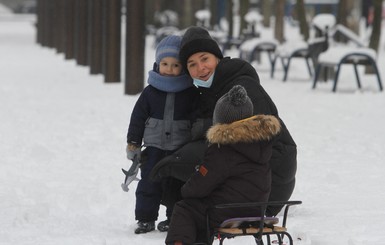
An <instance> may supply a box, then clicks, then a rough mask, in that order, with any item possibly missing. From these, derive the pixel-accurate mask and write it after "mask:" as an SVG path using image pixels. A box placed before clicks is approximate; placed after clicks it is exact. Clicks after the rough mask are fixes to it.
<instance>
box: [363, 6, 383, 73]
mask: <svg viewBox="0 0 385 245" xmlns="http://www.w3.org/2000/svg"><path fill="white" fill-rule="evenodd" d="M373 8H374V16H373V22H372V35H371V36H370V41H369V48H372V49H374V50H376V51H377V52H378V47H379V44H380V37H381V22H382V0H373ZM365 73H374V69H373V68H372V66H366V69H365Z"/></svg>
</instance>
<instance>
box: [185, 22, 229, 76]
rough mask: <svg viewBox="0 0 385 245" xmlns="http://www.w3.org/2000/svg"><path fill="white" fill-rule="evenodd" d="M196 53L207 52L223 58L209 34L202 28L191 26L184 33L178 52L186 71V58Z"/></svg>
mask: <svg viewBox="0 0 385 245" xmlns="http://www.w3.org/2000/svg"><path fill="white" fill-rule="evenodd" d="M198 52H208V53H211V54H213V55H215V56H216V57H218V58H219V59H222V58H223V54H222V51H221V49H220V48H219V46H218V43H217V42H216V41H215V40H214V39H213V38H212V37H211V36H210V34H209V32H208V31H207V30H206V29H204V28H202V27H197V26H193V27H190V28H188V29H187V31H186V32H185V33H184V35H183V38H182V43H181V47H180V52H179V57H180V62H181V63H182V66H183V68H184V69H185V70H186V71H187V60H188V58H190V56H191V55H193V54H195V53H198Z"/></svg>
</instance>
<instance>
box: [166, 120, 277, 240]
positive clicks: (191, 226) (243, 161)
mask: <svg viewBox="0 0 385 245" xmlns="http://www.w3.org/2000/svg"><path fill="white" fill-rule="evenodd" d="M279 130H280V122H279V120H278V119H277V118H276V117H274V116H270V115H256V116H253V117H251V118H247V119H245V120H241V121H236V122H233V123H231V124H216V125H214V126H213V127H211V128H210V130H209V131H208V133H207V139H208V141H209V143H210V144H211V145H210V146H209V147H208V149H207V150H206V153H205V157H204V161H203V164H202V165H201V166H200V168H199V170H198V171H196V172H195V173H194V174H193V175H192V176H191V178H190V179H189V180H188V181H187V182H186V184H185V185H184V186H183V187H182V195H183V200H182V201H180V202H178V203H177V204H176V206H175V208H174V212H173V215H172V219H171V224H170V229H169V231H168V234H167V238H166V243H167V244H168V243H169V242H171V241H179V240H182V241H183V242H185V243H186V244H193V243H194V242H196V241H200V240H201V237H200V235H201V234H205V232H204V231H203V229H204V228H205V227H206V212H207V210H208V208H209V207H211V206H213V205H217V204H228V203H246V202H264V201H267V200H268V197H269V192H270V188H271V170H270V164H269V159H270V157H271V154H272V144H273V140H274V138H275V136H276V135H277V134H278V132H279ZM259 212H260V210H258V209H255V208H254V209H249V208H248V209H245V208H242V209H212V210H210V211H209V213H210V222H211V223H210V226H211V227H218V225H219V224H220V223H221V222H223V221H224V220H226V219H229V218H233V217H248V216H253V215H255V214H259Z"/></svg>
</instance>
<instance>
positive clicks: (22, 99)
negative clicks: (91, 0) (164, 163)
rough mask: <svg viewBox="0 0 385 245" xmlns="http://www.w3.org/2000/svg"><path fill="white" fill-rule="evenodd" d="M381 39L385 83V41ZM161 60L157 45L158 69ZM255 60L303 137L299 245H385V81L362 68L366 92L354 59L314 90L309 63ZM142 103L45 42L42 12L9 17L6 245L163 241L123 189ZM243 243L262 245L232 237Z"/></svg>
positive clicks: (2, 125)
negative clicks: (129, 134) (381, 85)
mask: <svg viewBox="0 0 385 245" xmlns="http://www.w3.org/2000/svg"><path fill="white" fill-rule="evenodd" d="M383 32H384V31H383ZM287 33H289V34H290V35H292V33H296V30H290V31H287ZM381 45H382V46H381V52H380V56H379V58H378V63H379V67H380V69H381V76H382V78H383V79H385V71H384V69H383V68H384V67H385V55H384V47H385V43H384V38H382V44H381ZM233 54H234V55H236V52H233ZM153 55H154V52H153V48H152V45H151V43H150V42H149V43H148V44H147V52H146V66H147V69H150V68H151V64H152V62H153ZM256 67H257V70H258V72H259V74H260V77H261V82H262V84H263V86H264V87H265V88H266V90H267V91H268V93H269V94H270V95H271V97H272V98H273V100H274V101H275V103H276V105H277V107H278V108H279V112H280V115H281V117H282V118H283V119H284V121H285V123H286V124H287V126H288V128H289V130H290V131H291V133H292V135H293V137H294V139H295V140H296V142H297V144H298V173H297V185H296V189H295V192H294V194H293V196H292V199H293V200H302V201H303V204H302V205H300V206H298V207H296V208H293V209H292V212H291V214H290V218H289V220H288V227H289V232H291V233H292V235H293V237H294V239H295V244H312V245H320V244H322V245H324V244H346V245H364V244H365V245H366V244H385V234H384V232H383V231H382V227H384V226H385V205H384V203H385V195H384V193H383V191H384V186H385V178H384V175H385V165H384V163H385V161H384V159H385V153H384V149H385V148H384V147H385V109H384V108H385V94H384V92H383V93H380V92H378V85H377V81H376V78H375V76H373V75H364V74H363V70H362V69H361V70H360V74H361V79H362V85H363V89H362V90H361V91H358V90H357V87H356V81H355V77H354V72H353V68H352V67H350V66H346V68H345V67H344V68H343V69H342V73H341V76H340V84H339V86H338V88H337V93H332V92H331V88H332V83H331V82H327V83H319V84H318V86H317V89H316V90H312V89H311V79H310V78H309V75H308V73H307V70H306V66H305V63H304V62H303V60H298V61H296V60H294V61H293V63H292V67H291V68H290V73H289V77H288V81H287V82H282V81H281V78H282V74H283V73H282V68H280V66H278V70H277V71H276V74H275V79H270V76H269V65H268V63H267V62H262V64H256ZM137 98H138V95H135V96H127V95H124V94H123V83H118V84H105V83H104V82H103V77H102V76H101V75H90V74H89V68H88V67H81V66H78V65H76V62H75V61H73V60H65V59H64V56H63V54H58V53H56V51H55V50H53V49H48V48H43V47H41V46H40V45H38V44H36V30H35V27H34V20H33V18H31V17H23V18H20V17H17V18H16V17H15V18H13V17H4V18H3V17H1V16H0V118H1V122H0V159H1V160H0V244H1V245H3V244H4V245H5V244H7V245H8V244H9V245H21V244H23V245H24V244H28V245H51V244H52V245H53V244H55V245H80V244H81V245H88V244H89V245H97V244H103V245H105V244H107V245H117V244H124V245H127V244H130V245H139V244H140V245H144V244H145V245H152V244H153V245H155V244H163V243H164V238H165V235H166V234H165V233H161V232H158V231H154V232H151V233H148V234H142V235H135V234H134V232H133V230H134V227H135V225H136V222H135V220H134V203H135V195H134V190H135V186H136V183H134V184H132V185H131V189H130V191H129V192H128V193H126V192H123V191H122V190H121V188H120V184H121V183H122V181H123V177H124V176H123V174H122V172H121V170H120V169H121V168H122V167H124V168H128V166H129V162H128V161H127V160H126V158H125V150H124V149H125V136H126V130H127V126H128V121H129V118H130V113H131V110H132V108H133V105H134V103H135V101H136V99H137ZM164 218H165V214H164V208H161V211H160V218H159V220H163V219H164ZM240 242H244V243H245V244H246V242H248V244H253V241H252V239H251V238H246V237H245V238H236V239H232V240H228V241H226V242H225V244H240Z"/></svg>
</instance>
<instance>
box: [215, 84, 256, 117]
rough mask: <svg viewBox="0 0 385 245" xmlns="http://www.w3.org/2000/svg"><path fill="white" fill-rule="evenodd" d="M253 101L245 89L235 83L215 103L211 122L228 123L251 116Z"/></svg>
mask: <svg viewBox="0 0 385 245" xmlns="http://www.w3.org/2000/svg"><path fill="white" fill-rule="evenodd" d="M253 110H254V108H253V103H252V102H251V100H250V98H249V97H248V96H247V92H246V89H245V88H244V87H242V86H241V85H235V86H234V87H233V88H232V89H230V91H229V92H227V93H226V94H224V95H223V96H222V97H221V98H220V99H219V100H218V101H217V104H216V105H215V109H214V115H213V123H214V124H217V123H224V124H229V123H232V122H235V121H239V120H242V119H245V118H248V117H251V116H253Z"/></svg>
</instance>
